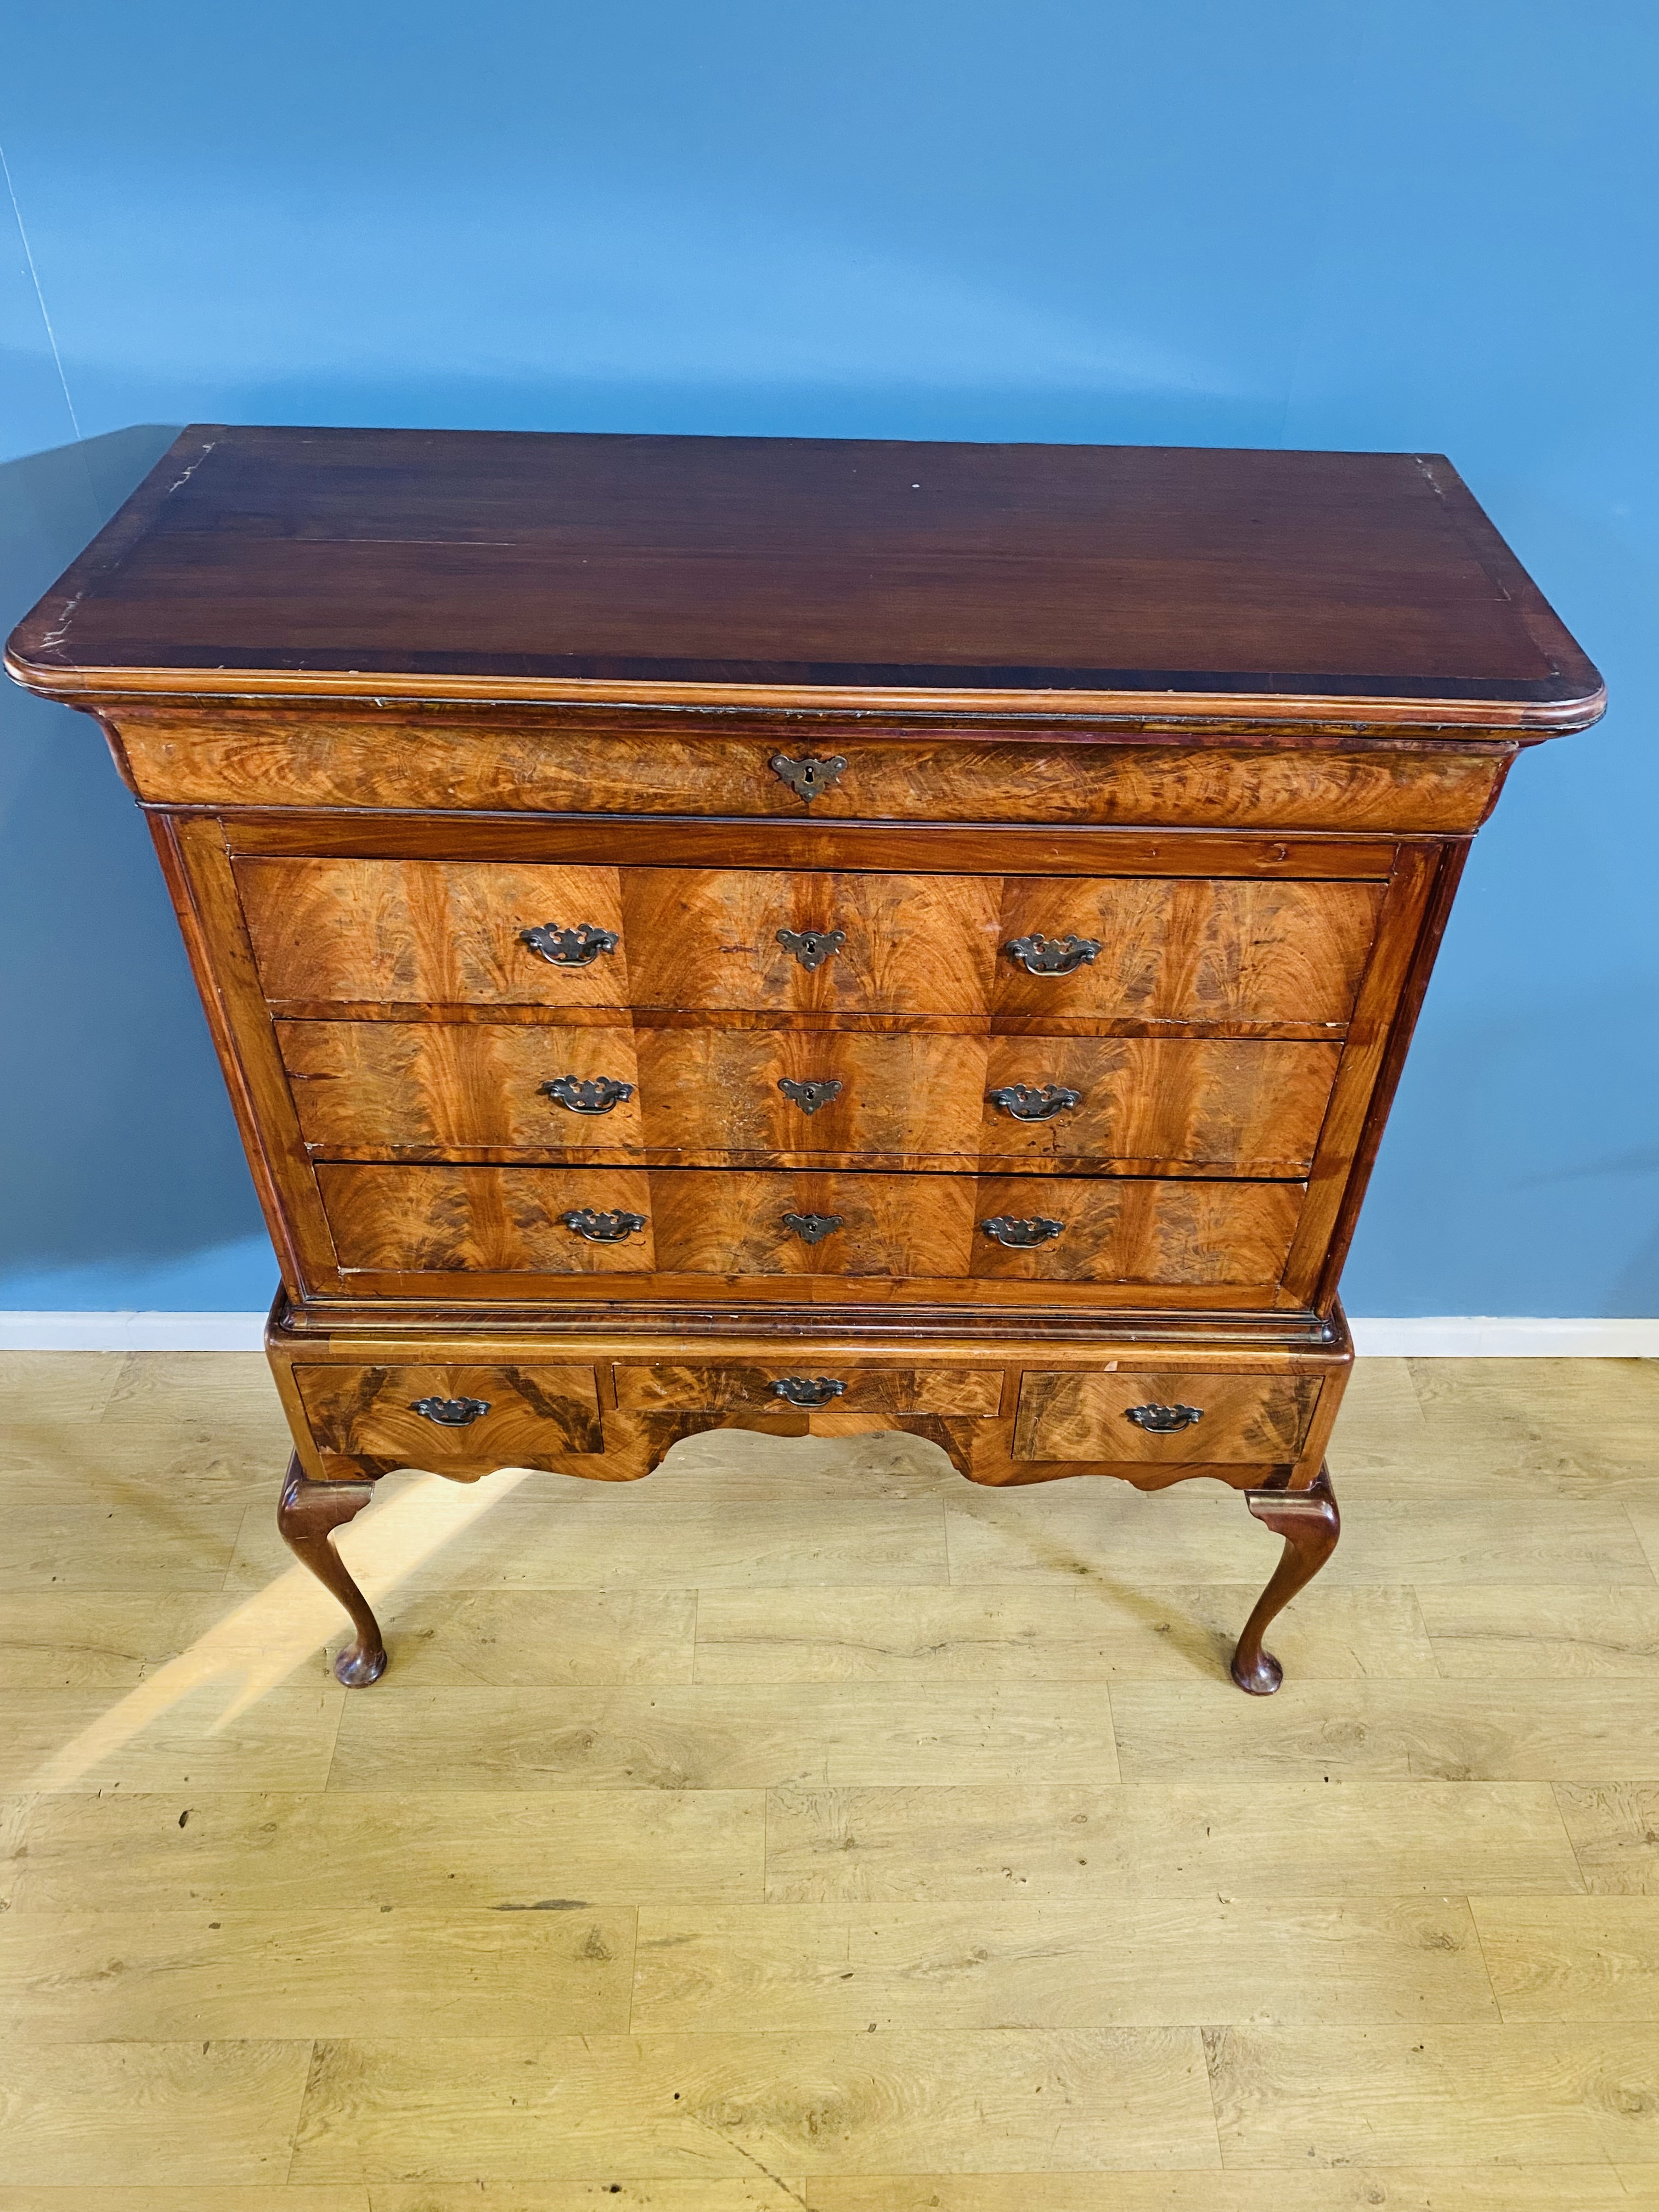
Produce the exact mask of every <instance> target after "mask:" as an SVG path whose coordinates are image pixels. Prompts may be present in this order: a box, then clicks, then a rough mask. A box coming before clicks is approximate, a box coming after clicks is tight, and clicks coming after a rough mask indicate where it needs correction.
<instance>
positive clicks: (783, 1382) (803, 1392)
mask: <svg viewBox="0 0 1659 2212" xmlns="http://www.w3.org/2000/svg"><path fill="white" fill-rule="evenodd" d="M846 1389H847V1385H846V1384H845V1383H837V1382H836V1380H835V1378H834V1377H833V1376H829V1375H781V1376H779V1377H778V1379H777V1381H776V1382H775V1383H774V1384H773V1385H772V1395H773V1396H774V1397H775V1398H786V1399H787V1400H788V1401H789V1403H790V1404H791V1405H792V1406H827V1405H828V1404H829V1401H830V1400H831V1399H832V1398H839V1397H840V1396H841V1395H842V1394H843V1392H844V1391H845V1390H846Z"/></svg>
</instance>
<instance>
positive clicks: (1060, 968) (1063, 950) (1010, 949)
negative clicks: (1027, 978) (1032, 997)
mask: <svg viewBox="0 0 1659 2212" xmlns="http://www.w3.org/2000/svg"><path fill="white" fill-rule="evenodd" d="M1002 949H1003V951H1005V952H1006V954H1007V955H1008V957H1009V958H1010V959H1011V960H1016V961H1018V963H1019V965H1020V966H1021V967H1022V968H1023V969H1024V970H1025V972H1026V974H1027V975H1072V974H1073V972H1074V971H1075V970H1076V969H1079V968H1082V967H1085V966H1086V965H1087V964H1088V963H1089V962H1090V961H1091V960H1092V959H1093V958H1094V957H1095V955H1096V953H1097V952H1098V951H1099V950H1100V939H1098V938H1097V937H1045V936H1044V935H1043V934H1042V931H1041V930H1038V931H1037V932H1036V933H1035V934H1034V935H1033V936H1030V937H1017V938H1015V939H1014V940H1013V942H1012V944H1010V945H1004V946H1003V948H1002Z"/></svg>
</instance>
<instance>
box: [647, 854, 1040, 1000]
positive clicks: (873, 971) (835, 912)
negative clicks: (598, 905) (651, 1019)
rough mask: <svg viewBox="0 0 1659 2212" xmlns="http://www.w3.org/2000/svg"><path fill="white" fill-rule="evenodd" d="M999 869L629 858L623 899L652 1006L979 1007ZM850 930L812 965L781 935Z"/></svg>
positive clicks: (984, 994)
mask: <svg viewBox="0 0 1659 2212" xmlns="http://www.w3.org/2000/svg"><path fill="white" fill-rule="evenodd" d="M999 896H1000V882H999V879H998V878H996V877H994V876H990V877H972V876H963V877H950V876H945V877H940V876H911V875H897V874H885V875H851V874H847V873H842V872H834V871H829V870H825V871H823V872H802V873H798V874H782V873H778V872H769V871H767V870H764V869H749V870H744V871H742V872H738V871H736V870H731V871H712V870H711V871H704V870H699V869H693V868H630V869H629V870H627V871H626V872H624V874H623V913H624V915H625V917H626V929H627V933H628V937H629V943H630V945H631V946H632V948H633V956H632V957H633V966H632V969H631V980H632V991H633V998H634V1000H635V1003H636V1004H638V1005H640V1006H675V1007H692V1006H710V1007H718V1006H749V1007H768V1008H770V1007H778V1008H797V1007H812V1008H817V1007H824V1008H830V1007H844V1008H848V1009H854V1010H859V1011H868V1012H876V1013H898V1012H907V1011H915V1012H939V1013H953V1012H968V1013H977V1012H983V1011H984V1010H985V1008H986V1007H987V1006H988V1004H989V1001H990V993H991V981H992V977H993V975H994V969H995V962H996V956H997V945H998V939H997V927H998V922H997V904H998V899H999ZM781 929H787V930H792V931H794V932H796V933H798V934H805V933H808V932H811V931H819V932H827V931H831V930H840V931H841V932H842V934H843V936H844V938H845V942H844V944H843V945H842V946H841V947H840V949H839V950H838V951H835V952H833V953H832V954H830V955H829V957H828V958H827V959H825V960H824V961H823V963H822V964H821V965H820V966H818V967H817V968H816V969H808V968H806V967H805V966H803V965H802V963H801V962H800V961H799V959H798V958H796V957H794V956H793V954H792V953H791V952H789V951H787V949H786V948H785V947H784V946H783V945H781V944H780V943H779V941H778V932H779V930H781Z"/></svg>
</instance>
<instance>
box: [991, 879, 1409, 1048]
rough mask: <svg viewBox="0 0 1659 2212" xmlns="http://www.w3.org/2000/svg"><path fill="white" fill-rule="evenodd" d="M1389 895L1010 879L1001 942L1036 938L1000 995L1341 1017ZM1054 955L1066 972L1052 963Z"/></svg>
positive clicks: (1009, 1000) (1019, 1007)
mask: <svg viewBox="0 0 1659 2212" xmlns="http://www.w3.org/2000/svg"><path fill="white" fill-rule="evenodd" d="M1383 896H1384V888H1383V885H1382V884H1345V883H1334V884H1308V883H1288V884H1280V883H1249V882H1245V881H1241V880H1237V879H1234V880H1224V881H1220V882H1214V881H1206V880H1205V879H1203V878H1197V879H1194V880H1191V881H1187V882H1170V881H1166V880H1164V879H1162V878H1156V877H1146V878H1128V877H1125V878H1115V879H1110V880H1106V881H1101V880H1091V879H1090V878H1087V877H1065V876H1025V877H1018V876H1014V877H1010V878H1008V879H1007V882H1006V884H1005V886H1004V895H1003V902H1002V916H1001V928H1002V935H1003V939H1004V942H1005V944H1006V945H1015V946H1018V945H1020V944H1022V943H1025V942H1033V941H1034V940H1039V939H1040V940H1041V944H1040V945H1038V946H1037V947H1036V949H1035V950H1034V951H1031V952H1030V953H1029V954H1027V955H1026V956H1025V957H1024V959H1022V958H1020V957H1018V955H1015V956H1013V957H1004V958H1003V959H1002V960H1001V961H1000V963H999V964H998V969H997V982H996V995H995V1000H994V1004H995V1006H996V1007H997V1009H998V1010H999V1011H1000V1012H1021V1013H1033V1014H1038V1013H1051V1014H1097V1015H1111V1016H1116V1017H1119V1018H1124V1017H1128V1016H1139V1018H1143V1019H1152V1018H1159V1019H1163V1020H1166V1021H1200V1022H1204V1021H1208V1022H1227V1021H1254V1022H1298V1023H1301V1022H1318V1023H1336V1022H1346V1020H1347V1018H1348V1016H1349V1014H1350V1013H1351V1012H1352V1010H1353V1002H1354V995H1355V994H1356V992H1357V991H1358V987H1359V979H1360V976H1361V975H1362V974H1363V973H1364V966H1365V959H1366V956H1367V954H1368V953H1369V952H1370V946H1371V939H1373V937H1374V936H1375V935H1376V923H1377V917H1378V915H1380V914H1381V913H1382V910H1383ZM1091 947H1092V948H1094V949H1093V950H1092V951H1091V950H1090V949H1089V948H1091ZM1056 948H1058V950H1057V951H1056ZM1068 948H1082V949H1081V951H1077V950H1074V949H1068ZM1055 959H1058V961H1059V963H1060V965H1059V969H1058V972H1053V971H1048V970H1047V966H1046V963H1049V962H1051V961H1054V960H1055ZM1034 969H1035V970H1036V972H1032V971H1033V970H1034Z"/></svg>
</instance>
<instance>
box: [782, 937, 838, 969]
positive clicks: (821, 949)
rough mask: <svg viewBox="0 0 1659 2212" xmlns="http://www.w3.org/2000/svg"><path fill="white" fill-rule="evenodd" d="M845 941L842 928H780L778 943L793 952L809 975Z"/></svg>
mask: <svg viewBox="0 0 1659 2212" xmlns="http://www.w3.org/2000/svg"><path fill="white" fill-rule="evenodd" d="M846 942H847V932H846V931H845V930H844V929H781V930H780V931H779V932H778V943H779V944H780V945H782V947H783V949H784V951H786V952H793V954H794V956H795V957H796V959H797V960H799V963H800V964H801V966H802V967H803V968H804V969H805V970H806V972H807V974H808V975H811V974H813V973H814V971H815V970H816V969H819V968H822V967H823V963H824V962H825V961H826V960H828V959H829V958H830V957H832V956H833V955H834V954H836V953H837V952H839V951H841V948H842V945H845V944H846Z"/></svg>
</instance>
